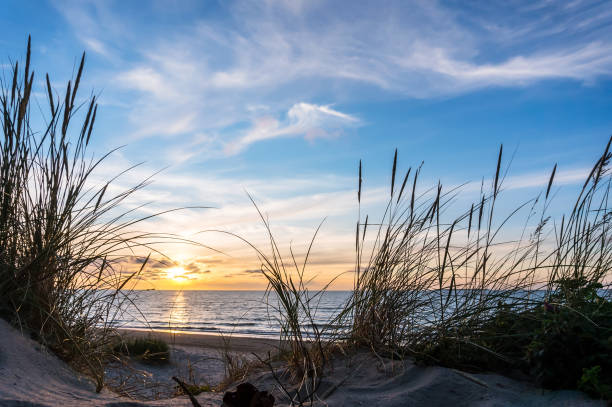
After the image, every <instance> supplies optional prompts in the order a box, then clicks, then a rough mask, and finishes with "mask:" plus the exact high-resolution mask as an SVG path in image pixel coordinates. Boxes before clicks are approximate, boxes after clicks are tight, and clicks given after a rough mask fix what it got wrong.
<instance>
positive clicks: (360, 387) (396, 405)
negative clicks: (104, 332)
mask: <svg viewBox="0 0 612 407" xmlns="http://www.w3.org/2000/svg"><path fill="white" fill-rule="evenodd" d="M194 349H196V348H194ZM200 350H201V349H200ZM250 381H251V382H252V383H253V384H255V385H256V386H257V387H258V388H259V389H262V390H272V391H273V394H275V396H276V397H277V400H278V401H279V402H278V403H277V405H278V406H286V405H288V400H287V398H286V397H283V393H282V392H281V391H280V389H279V386H278V385H277V383H276V381H275V380H274V378H273V377H272V375H271V373H269V372H266V371H262V372H260V373H255V374H253V375H252V376H251V378H250ZM289 387H290V386H289ZM318 394H319V396H320V398H321V399H322V400H320V401H319V402H317V403H315V405H317V406H333V407H349V406H350V407H356V406H367V407H374V406H388V407H400V406H401V407H404V406H427V407H435V406H481V407H484V406H517V407H519V406H521V407H522V406H534V407H536V406H537V407H541V406H604V405H606V403H605V402H601V401H596V400H590V399H589V398H588V397H587V396H586V395H584V394H582V393H580V392H576V391H554V392H553V391H546V390H542V389H538V388H536V387H534V386H532V385H530V384H529V383H525V382H520V381H516V380H512V379H509V378H506V377H503V376H499V375H494V374H477V375H476V374H466V373H463V372H458V371H455V370H453V369H447V368H442V367H422V366H416V365H415V364H413V363H411V362H408V361H407V362H398V361H395V362H394V361H390V360H385V359H379V358H375V357H374V356H372V355H371V354H369V353H366V352H363V353H358V354H355V355H350V356H347V357H342V358H339V359H337V360H335V362H334V366H333V369H332V370H330V373H329V375H328V377H326V378H325V379H324V381H323V383H322V385H321V387H320V389H319V392H318ZM197 398H198V400H199V402H200V404H201V405H202V406H220V405H221V394H218V393H203V394H201V395H199V396H198V397H197ZM0 406H7V407H16V406H29V407H45V406H62V407H72V406H105V407H132V406H134V407H136V406H191V403H190V402H189V400H188V399H187V398H186V397H179V398H174V399H166V400H155V401H147V402H138V401H134V400H130V399H126V398H122V397H119V396H117V395H116V394H113V393H111V392H110V391H107V390H104V391H102V393H100V394H97V393H95V391H94V385H93V383H92V382H91V381H89V380H88V379H87V378H85V377H83V376H81V375H79V374H77V373H75V372H74V371H73V370H71V369H70V368H69V367H68V366H67V365H66V364H65V363H63V362H62V361H60V360H59V359H57V358H56V357H55V356H53V355H51V354H49V353H48V352H46V351H45V350H44V349H41V348H40V345H38V344H37V343H36V342H34V341H32V340H30V339H29V338H25V337H23V336H22V335H21V334H20V333H19V332H18V331H16V330H15V329H13V328H12V327H10V326H9V325H8V324H7V323H6V322H4V321H2V320H0Z"/></svg>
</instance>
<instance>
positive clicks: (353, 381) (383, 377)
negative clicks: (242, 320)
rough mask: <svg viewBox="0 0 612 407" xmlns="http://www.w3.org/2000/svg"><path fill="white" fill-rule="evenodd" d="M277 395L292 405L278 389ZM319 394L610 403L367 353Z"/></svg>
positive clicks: (351, 399)
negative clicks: (386, 358)
mask: <svg viewBox="0 0 612 407" xmlns="http://www.w3.org/2000/svg"><path fill="white" fill-rule="evenodd" d="M252 382H253V383H255V384H257V385H258V387H261V388H264V389H269V388H272V387H274V386H275V380H274V379H273V378H272V377H271V375H270V374H268V373H263V374H262V375H260V376H259V377H257V378H255V379H254V380H253V381H252ZM273 394H274V395H275V396H276V397H277V399H278V400H282V399H284V403H285V404H286V403H287V398H286V397H283V395H282V392H280V391H279V390H278V389H276V390H275V391H274V393H273ZM318 394H319V396H320V397H321V399H322V400H321V401H320V402H318V403H316V404H315V405H317V406H333V407H357V406H366V407H374V406H386V407H406V406H427V407H435V406H479V407H484V406H500V407H502V406H504V407H506V406H508V407H511V406H516V407H524V406H533V407H543V406H605V405H606V403H605V402H602V401H597V400H591V399H589V397H588V396H586V395H585V394H583V393H581V392H577V391H548V390H543V389H539V388H536V387H535V386H533V385H531V384H530V383H525V382H520V381H516V380H512V379H510V378H507V377H504V376H500V375H496V374H467V373H464V372H459V371H456V370H454V369H447V368H443V367H435V366H430V367H424V366H417V365H415V364H414V363H412V362H409V361H406V362H398V361H395V362H393V361H390V360H384V359H378V358H376V357H374V356H372V355H371V354H369V353H366V352H363V353H359V354H357V355H352V356H350V358H345V359H343V360H337V361H335V363H334V367H333V373H332V375H330V377H328V378H326V379H324V380H323V383H322V384H321V386H320V388H319V391H318Z"/></svg>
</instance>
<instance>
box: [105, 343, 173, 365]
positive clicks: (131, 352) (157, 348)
mask: <svg viewBox="0 0 612 407" xmlns="http://www.w3.org/2000/svg"><path fill="white" fill-rule="evenodd" d="M114 350H115V352H117V353H122V354H124V355H128V356H132V357H135V358H138V359H139V360H142V361H143V362H152V363H167V362H169V361H170V347H169V346H168V344H167V343H166V342H164V341H163V340H161V339H158V338H135V339H128V340H126V341H124V342H121V343H120V344H118V345H116V346H115V349H114Z"/></svg>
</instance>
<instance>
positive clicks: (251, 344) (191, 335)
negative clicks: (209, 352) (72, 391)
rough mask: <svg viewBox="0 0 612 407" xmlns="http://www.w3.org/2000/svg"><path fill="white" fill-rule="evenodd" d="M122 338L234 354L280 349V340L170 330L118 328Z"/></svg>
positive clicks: (263, 352) (262, 352) (260, 352)
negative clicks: (228, 351)
mask: <svg viewBox="0 0 612 407" xmlns="http://www.w3.org/2000/svg"><path fill="white" fill-rule="evenodd" d="M117 332H119V333H120V335H121V336H122V337H127V338H146V337H151V336H152V337H155V338H159V339H161V340H163V341H164V342H167V343H168V344H169V345H173V346H191V347H200V348H212V349H225V348H228V349H229V350H231V351H234V352H242V353H257V354H265V353H267V352H268V351H269V352H273V351H276V350H278V349H279V348H280V340H279V339H276V338H262V337H254V336H241V335H222V334H215V333H203V332H186V331H174V330H169V329H147V328H117Z"/></svg>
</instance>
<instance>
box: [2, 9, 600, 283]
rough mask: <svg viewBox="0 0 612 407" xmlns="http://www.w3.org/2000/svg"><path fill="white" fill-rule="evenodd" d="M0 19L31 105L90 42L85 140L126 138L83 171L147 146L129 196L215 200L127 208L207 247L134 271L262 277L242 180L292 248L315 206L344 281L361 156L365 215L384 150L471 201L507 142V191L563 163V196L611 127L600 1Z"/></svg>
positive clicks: (232, 279) (382, 189)
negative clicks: (138, 186)
mask: <svg viewBox="0 0 612 407" xmlns="http://www.w3.org/2000/svg"><path fill="white" fill-rule="evenodd" d="M0 34H1V35H0V44H1V46H0V51H1V55H0V65H1V66H2V68H3V69H4V70H5V71H6V69H7V68H8V67H9V66H10V63H11V61H14V60H15V59H19V58H23V55H24V53H25V46H26V43H27V36H28V34H30V35H31V36H32V54H33V62H32V63H33V66H34V69H35V71H36V72H37V77H36V78H37V80H36V81H35V89H34V96H35V97H37V100H39V103H41V105H42V104H43V103H46V102H45V96H44V87H43V86H44V82H43V78H44V76H43V73H44V72H49V74H50V77H51V81H52V84H53V86H54V88H56V90H58V91H59V90H61V89H62V88H64V87H65V84H66V82H67V81H68V80H69V79H70V78H71V76H72V75H73V72H74V70H75V67H76V65H78V61H79V58H80V55H81V53H82V52H83V51H85V52H86V55H87V58H86V66H85V73H84V78H83V80H82V83H81V89H82V92H81V97H82V98H83V100H85V99H84V98H86V97H87V96H89V95H91V94H95V95H97V96H98V99H99V110H98V116H97V120H96V128H95V130H94V135H93V142H92V145H91V148H92V151H93V152H94V153H95V154H96V156H101V155H102V154H104V153H105V152H107V151H109V150H111V149H114V148H116V147H120V146H121V148H120V149H119V150H117V151H116V152H114V153H113V154H111V156H110V157H109V158H108V159H107V160H105V162H104V164H103V165H102V167H101V168H100V170H99V171H98V172H97V173H96V174H95V176H94V178H93V180H94V181H95V180H98V182H99V183H100V185H103V181H104V180H105V179H108V178H110V177H111V176H113V175H115V174H117V173H119V172H120V171H122V170H123V169H126V168H128V167H130V166H132V165H135V164H139V163H140V165H139V166H138V167H136V168H135V169H133V170H132V171H130V172H128V173H127V174H125V175H123V176H122V177H120V178H119V179H118V180H117V182H115V183H114V186H113V188H114V189H113V190H114V191H116V192H118V191H120V190H121V189H122V188H127V187H129V186H131V185H134V183H136V182H138V181H139V180H142V179H144V178H146V177H149V176H151V175H153V174H154V176H153V182H152V183H151V184H150V185H149V186H148V187H147V188H146V189H144V190H142V191H140V192H138V193H137V194H135V195H134V196H133V197H131V198H130V200H128V201H127V202H126V203H125V207H126V208H134V207H136V206H138V205H140V204H142V203H144V202H147V203H148V204H147V206H145V207H144V208H141V209H139V210H138V212H137V213H138V214H141V215H143V216H146V215H147V214H151V213H156V212H159V211H163V210H166V209H170V208H179V207H194V206H197V207H200V206H207V207H210V208H209V209H185V210H182V211H179V212H173V213H171V214H167V215H162V216H159V217H156V218H154V219H152V220H150V221H147V222H145V223H144V224H142V225H140V226H139V227H141V228H142V229H143V230H148V231H158V232H160V231H161V232H164V233H176V234H178V235H180V236H182V237H184V238H186V239H192V240H194V241H197V242H198V243H200V244H201V245H205V246H208V247H210V248H214V249H216V250H218V251H219V252H217V251H214V250H211V249H210V248H207V247H204V246H198V245H187V244H178V243H175V244H167V243H166V244H163V245H162V247H160V250H161V251H162V252H163V253H164V254H165V255H167V256H168V257H167V258H165V259H163V258H158V257H156V260H155V261H154V262H152V263H151V264H150V267H149V270H148V271H147V273H145V275H144V276H143V279H142V280H140V281H139V283H138V287H139V288H156V289H175V288H181V289H261V288H265V286H266V283H265V280H264V279H263V277H262V276H261V273H259V272H258V270H259V266H260V262H259V260H258V259H257V256H256V255H255V253H254V252H253V250H252V249H251V248H250V247H249V246H248V245H246V244H244V242H243V241H241V240H240V239H238V238H236V237H233V236H231V235H229V234H228V233H225V232H229V233H233V234H237V235H239V236H240V237H242V238H244V239H246V240H248V241H249V242H251V243H253V244H254V245H256V246H257V247H260V248H261V249H262V250H263V251H264V252H269V247H268V244H267V234H266V230H265V228H264V227H263V225H262V223H261V220H260V219H259V217H258V213H257V209H256V208H255V206H254V205H253V203H252V202H251V200H250V199H249V194H250V195H251V196H252V197H253V200H254V201H255V203H256V204H257V206H258V207H259V208H260V209H261V211H262V212H263V213H265V215H266V216H267V217H268V219H269V221H270V225H271V227H272V230H273V232H274V236H275V238H276V239H277V241H278V242H279V246H280V247H281V249H282V251H283V252H284V253H287V252H288V250H289V248H290V247H291V248H292V249H293V251H294V252H295V254H296V256H297V257H301V256H304V254H305V252H306V250H307V248H308V245H309V242H310V239H311V238H312V236H313V233H314V232H315V230H316V228H317V227H318V225H319V224H320V223H321V222H323V225H322V227H321V230H320V232H319V233H318V235H317V238H316V239H315V242H314V245H313V248H312V252H311V255H310V260H311V262H310V268H309V273H312V275H313V276H315V279H314V283H313V284H315V285H317V284H319V285H321V284H324V283H325V282H326V281H328V280H330V279H331V278H333V277H334V276H336V275H340V277H339V278H338V280H337V283H336V285H335V287H336V288H339V289H342V288H350V286H351V284H352V281H353V276H352V274H351V273H350V270H353V268H354V258H355V255H354V229H355V223H356V221H357V219H358V206H357V199H356V195H357V194H356V189H357V169H358V165H359V161H360V160H362V162H363V169H364V193H363V199H362V213H363V212H364V211H367V210H370V211H372V213H379V212H380V210H381V208H382V207H384V204H385V202H386V199H387V194H388V184H389V178H390V169H391V166H392V162H393V153H394V150H395V149H396V148H397V149H398V152H399V153H398V154H399V161H398V166H399V168H401V169H402V170H405V169H406V168H408V167H409V166H418V165H419V164H420V163H421V162H422V161H424V166H423V172H422V174H423V178H422V179H423V182H424V183H425V184H428V183H429V185H435V184H436V183H437V181H438V180H441V182H442V183H443V184H445V185H460V184H462V183H465V182H468V183H472V184H468V188H467V191H466V194H467V195H468V198H466V199H469V194H470V188H469V185H476V184H478V183H479V182H480V180H481V179H483V177H484V178H485V179H489V178H490V177H491V175H492V173H493V172H494V170H495V163H496V160H497V151H498V149H499V146H500V144H502V143H503V144H504V149H505V151H507V152H509V153H508V155H509V156H512V157H513V158H512V160H511V169H510V176H509V177H508V178H507V180H506V181H507V182H506V185H505V187H506V189H507V190H508V191H507V192H508V196H509V198H508V199H509V200H510V201H511V202H512V203H514V202H521V201H524V200H526V199H529V198H531V197H533V196H534V195H535V194H537V192H538V191H539V190H540V189H541V188H542V187H543V186H545V184H546V182H547V181H548V174H549V173H550V171H551V169H552V167H553V166H554V164H555V163H558V165H559V169H558V174H557V180H558V182H557V183H556V184H555V188H557V189H556V192H557V193H558V194H559V197H560V200H561V204H563V203H567V202H566V201H567V199H569V196H570V195H571V192H572V191H573V190H574V189H575V187H576V186H577V185H579V184H580V183H581V182H583V181H584V179H585V177H586V175H587V174H588V171H589V169H590V166H591V165H592V164H593V163H594V160H595V159H596V158H597V155H598V154H599V153H601V151H602V150H603V148H604V147H605V144H606V142H607V141H608V138H609V136H610V134H611V133H612V114H611V112H612V40H611V38H612V3H610V2H606V1H589V0H574V1H559V2H556V1H549V0H546V1H489V2H481V1H473V2H472V1H468V2H465V1H434V0H427V1H397V2H395V1H386V2H379V1H372V2H367V1H328V2H325V1H319V0H309V1H302V0H293V1H290V0H262V1H257V2H255V1H253V2H251V1H239V2H232V1H223V2H217V1H200V0H198V1H196V0H194V1H190V0H185V1H179V0H175V1H172V0H167V1H130V2H127V1H80V0H79V1H28V2H23V1H18V0H7V1H5V2H4V3H3V12H2V13H1V14H0ZM472 189H473V188H472ZM566 198H567V199H566ZM220 252H221V253H220ZM140 254H141V255H146V254H147V253H140ZM154 257H155V256H154ZM138 263H139V260H138V259H133V261H127V262H126V264H125V268H126V270H127V269H130V267H132V268H133V267H136V266H137V265H138Z"/></svg>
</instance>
